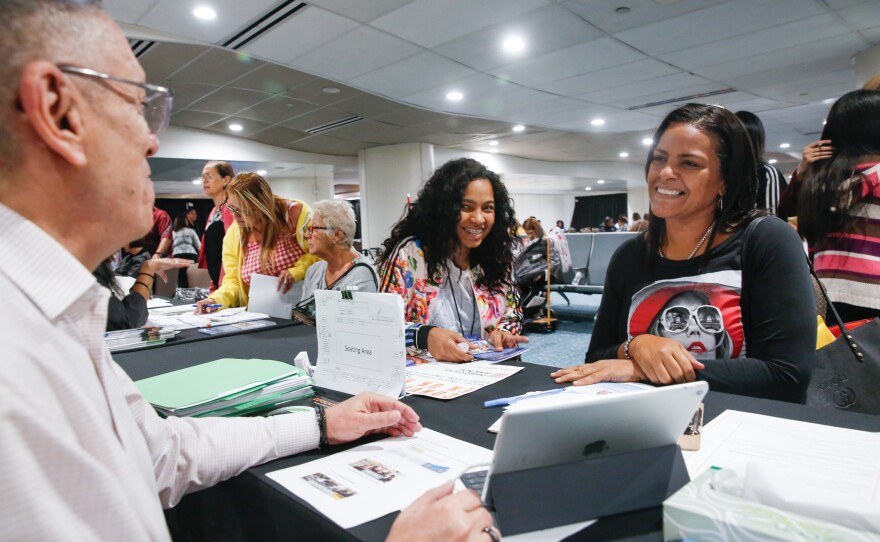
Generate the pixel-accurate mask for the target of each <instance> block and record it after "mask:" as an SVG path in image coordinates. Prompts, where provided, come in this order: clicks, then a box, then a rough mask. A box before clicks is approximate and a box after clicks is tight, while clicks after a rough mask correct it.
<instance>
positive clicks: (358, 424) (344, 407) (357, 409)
mask: <svg viewBox="0 0 880 542" xmlns="http://www.w3.org/2000/svg"><path fill="white" fill-rule="evenodd" d="M325 414H326V417H327V442H328V443H330V444H345V443H346V442H351V441H353V440H355V439H359V438H361V437H362V436H364V435H371V434H373V433H387V434H389V435H391V436H392V437H399V436H401V435H405V436H407V437H411V436H413V435H414V434H416V433H418V432H419V431H421V430H422V424H420V423H419V415H418V414H416V412H415V410H413V409H412V408H410V407H408V406H407V405H405V404H403V403H401V402H400V401H395V400H394V399H391V398H390V397H385V396H384V395H378V394H376V393H359V394H358V395H356V396H354V397H352V398H351V399H348V400H346V401H343V402H341V403H339V404H338V405H334V406H332V407H330V408H328V409H327V410H326V411H325Z"/></svg>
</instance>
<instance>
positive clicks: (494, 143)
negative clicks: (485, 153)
mask: <svg viewBox="0 0 880 542" xmlns="http://www.w3.org/2000/svg"><path fill="white" fill-rule="evenodd" d="M489 145H492V146H493V147H497V146H498V142H497V141H495V140H494V139H493V140H492V141H490V142H489Z"/></svg>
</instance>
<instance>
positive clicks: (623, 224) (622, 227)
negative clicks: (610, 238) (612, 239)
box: [617, 215, 629, 231]
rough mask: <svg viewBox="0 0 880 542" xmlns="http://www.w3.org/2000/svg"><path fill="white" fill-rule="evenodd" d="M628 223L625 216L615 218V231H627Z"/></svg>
mask: <svg viewBox="0 0 880 542" xmlns="http://www.w3.org/2000/svg"><path fill="white" fill-rule="evenodd" d="M628 223H629V220H627V218H626V215H620V216H619V217H617V231H629V226H628V225H627V224H628Z"/></svg>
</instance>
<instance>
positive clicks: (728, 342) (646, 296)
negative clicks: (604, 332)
mask: <svg viewBox="0 0 880 542" xmlns="http://www.w3.org/2000/svg"><path fill="white" fill-rule="evenodd" d="M741 295H742V272H741V271H739V270H728V271H718V272H715V273H708V274H703V275H696V276H691V277H681V278H677V279H672V280H662V281H657V282H654V283H652V284H650V285H648V286H646V287H644V288H642V289H641V290H639V291H638V292H636V293H635V295H633V297H632V304H631V305H630V311H629V320H628V323H627V327H628V332H629V334H630V336H631V337H636V336H638V335H641V334H643V333H650V334H651V335H656V336H658V337H666V338H669V339H673V340H675V341H676V342H678V343H679V344H681V345H682V346H684V347H685V348H686V349H687V350H688V351H689V352H690V353H691V354H692V355H693V356H694V358H696V359H698V360H713V359H722V358H738V357H741V356H745V355H746V348H745V337H744V334H743V323H742V312H741V310H740V298H741Z"/></svg>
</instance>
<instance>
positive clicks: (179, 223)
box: [174, 209, 195, 231]
mask: <svg viewBox="0 0 880 542" xmlns="http://www.w3.org/2000/svg"><path fill="white" fill-rule="evenodd" d="M190 211H195V209H190ZM187 213H189V211H186V212H184V213H180V214H179V215H177V216H175V217H174V231H180V230H182V229H183V228H188V227H189V222H187V220H186V215H187Z"/></svg>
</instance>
